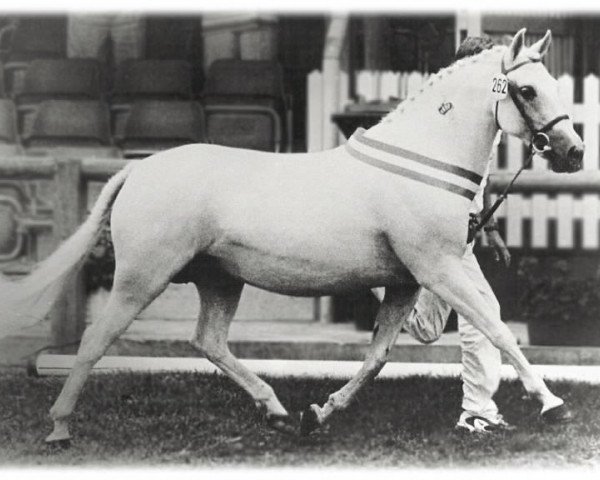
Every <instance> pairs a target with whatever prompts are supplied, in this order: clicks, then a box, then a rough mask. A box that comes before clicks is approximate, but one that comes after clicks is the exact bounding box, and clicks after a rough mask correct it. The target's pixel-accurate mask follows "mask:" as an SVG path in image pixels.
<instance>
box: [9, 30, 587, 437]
mask: <svg viewBox="0 0 600 480" xmlns="http://www.w3.org/2000/svg"><path fill="white" fill-rule="evenodd" d="M524 34H525V31H524V30H522V31H520V32H519V33H517V34H516V35H515V37H514V38H513V41H512V43H511V45H510V46H509V47H508V48H507V47H496V48H493V49H492V50H486V51H484V52H482V53H481V54H478V55H476V56H473V57H469V58H466V59H462V60H459V61H457V62H456V63H455V64H454V65H451V66H450V67H448V68H446V69H444V70H441V71H440V72H439V73H438V74H437V75H435V76H433V77H432V78H431V80H430V81H429V83H428V85H427V86H426V87H424V89H423V90H422V93H421V94H419V95H417V96H415V97H412V98H409V99H408V100H406V101H405V102H403V103H401V104H400V105H399V106H398V107H397V109H396V110H395V111H393V112H392V113H390V114H388V115H387V116H386V117H385V118H384V119H383V120H382V121H381V123H379V124H377V125H375V126H374V127H372V128H370V129H369V130H367V131H365V132H359V134H358V135H355V136H354V137H353V138H352V139H351V140H350V141H349V142H348V144H347V145H346V146H341V147H339V148H335V149H332V150H327V151H323V152H316V153H308V154H272V153H266V152H258V151H250V150H243V151H242V150H236V149H232V148H226V147H220V146H216V145H206V144H195V145H188V146H184V147H179V148H175V149H172V150H167V151H164V152H161V153H158V154H156V155H153V156H152V157H150V158H148V159H146V160H144V162H139V163H135V164H133V163H132V164H130V165H128V166H127V167H125V168H124V169H123V170H121V171H120V172H119V173H117V174H116V175H115V176H114V177H113V178H112V179H111V180H110V181H109V182H108V183H107V185H106V186H105V187H104V189H103V190H102V192H101V194H100V196H99V199H98V201H97V203H96V205H95V206H94V208H93V209H92V212H91V214H90V216H89V217H88V219H87V220H86V221H85V223H84V224H83V225H82V226H81V227H80V229H79V230H78V231H77V232H76V233H75V234H74V235H72V236H71V237H70V238H68V239H67V240H66V241H65V243H64V244H63V245H62V246H61V247H60V248H59V249H58V250H57V251H56V252H55V253H54V254H53V255H51V256H50V257H48V258H47V259H46V260H45V261H44V262H42V263H41V264H40V266H39V267H38V268H37V269H36V270H35V271H34V272H33V273H32V274H31V275H30V276H29V277H25V278H23V279H22V280H19V281H18V282H15V283H11V282H6V281H5V280H4V279H0V281H1V282H2V284H1V285H0V287H1V288H0V312H2V315H3V316H2V317H0V332H2V334H4V333H5V331H6V332H8V331H9V330H10V329H12V328H15V327H23V326H26V325H31V324H33V323H35V322H36V321H39V320H41V319H43V318H44V317H45V316H46V314H47V313H48V310H49V309H50V307H51V306H52V304H53V303H55V302H56V300H57V299H58V298H59V297H60V296H61V294H62V293H63V290H64V288H65V286H66V285H68V284H69V280H70V279H71V278H72V276H73V273H74V272H76V271H78V269H79V267H80V266H81V264H82V262H83V260H84V259H85V257H86V255H87V253H88V252H89V251H90V250H91V248H93V246H94V243H95V240H96V238H97V235H98V233H99V232H100V231H101V229H102V228H103V225H104V222H105V221H106V219H107V217H108V213H109V211H110V210H112V214H111V216H110V222H111V232H112V237H113V243H114V248H115V258H116V269H115V274H114V285H113V289H112V292H111V295H110V298H109V300H108V304H107V307H106V310H105V312H104V316H103V317H102V318H99V319H98V320H97V321H95V322H94V323H93V324H92V325H90V326H89V327H88V329H87V330H86V332H85V333H84V335H83V338H82V341H81V346H80V348H79V352H78V354H77V358H76V360H75V363H74V366H73V369H72V371H71V373H70V375H69V377H68V379H67V381H66V383H65V385H64V387H63V390H62V392H61V394H60V395H59V397H58V399H57V400H56V403H55V404H54V406H53V407H52V409H51V417H52V419H53V420H54V422H55V431H54V432H53V433H52V434H51V435H50V437H49V439H51V440H52V439H61V438H65V437H67V438H68V435H69V433H68V429H66V424H67V421H68V418H69V417H70V415H71V414H72V412H73V409H74V407H75V404H76V401H77V399H78V397H79V394H80V392H81V389H82V388H83V385H84V383H85V380H86V378H87V377H88V375H89V374H90V371H91V369H92V367H93V366H94V364H96V362H97V361H98V360H99V359H100V358H101V357H102V356H103V355H104V353H105V352H106V350H107V348H108V347H109V345H110V344H111V343H112V342H113V341H114V340H115V339H116V338H117V337H118V336H119V335H120V334H121V333H122V332H123V331H125V330H126V329H127V327H128V326H129V325H130V324H131V322H132V321H133V319H134V318H135V316H136V315H137V314H138V313H139V312H140V311H141V310H143V309H144V308H145V307H146V306H147V305H148V304H149V303H150V302H152V300H154V299H155V298H156V297H157V296H158V295H159V294H160V293H161V292H162V291H163V290H164V289H165V288H166V286H167V285H168V284H169V283H170V282H171V281H172V280H173V279H175V278H176V276H177V274H178V273H179V272H181V271H182V270H184V269H185V271H186V276H185V280H186V281H188V282H192V283H194V284H195V285H196V287H197V290H198V293H199V297H200V303H201V309H200V315H199V320H198V327H197V330H196V333H195V334H194V338H193V341H192V343H193V345H194V346H195V347H197V348H198V349H199V352H200V353H202V354H203V355H205V356H206V358H208V359H209V360H210V361H211V362H213V363H214V364H215V365H217V366H218V367H219V368H221V369H222V370H223V371H224V372H225V373H226V374H227V375H229V376H230V377H231V379H232V380H234V381H235V382H236V383H237V384H238V385H239V386H241V387H242V388H243V389H245V390H246V391H247V392H248V393H249V394H250V395H251V396H252V397H253V399H254V401H255V403H256V404H257V405H259V406H260V407H261V408H264V409H265V411H266V414H267V415H270V416H272V418H277V417H285V416H286V415H288V413H287V411H286V409H285V408H284V407H283V406H282V405H281V403H280V402H279V400H278V398H277V396H276V394H275V392H274V391H273V389H272V388H271V387H270V386H269V385H267V384H266V383H265V382H264V381H263V380H262V379H260V378H259V377H258V376H257V375H256V374H255V373H253V372H252V371H251V370H250V369H248V368H247V367H246V366H245V365H244V364H243V363H241V362H240V361H239V360H238V359H237V358H235V357H234V356H233V355H232V354H231V352H230V351H229V349H228V348H227V335H228V329H229V324H230V322H231V320H232V318H233V315H234V313H235V310H236V307H237V304H238V301H239V299H240V295H241V292H242V289H243V287H244V284H245V283H249V284H252V285H255V286H257V287H260V288H263V289H266V290H269V291H273V292H277V293H283V294H288V295H297V296H304V295H307V296H320V295H332V294H338V293H342V292H347V291H351V290H356V289H370V288H374V287H385V297H384V298H383V302H382V304H381V306H380V309H379V312H378V315H377V323H378V325H379V331H378V334H377V335H376V336H375V338H374V339H373V342H372V345H371V346H370V349H369V351H368V354H367V356H366V360H365V362H364V364H363V366H362V367H361V369H360V370H359V371H358V373H356V374H355V375H354V377H353V378H352V379H351V380H350V382H348V383H347V384H346V385H345V386H344V387H342V388H341V389H340V390H339V391H338V392H335V393H333V394H332V395H330V396H329V400H328V402H327V403H326V404H325V405H324V406H323V407H320V408H319V407H316V408H319V410H316V411H317V412H319V417H318V421H319V422H320V423H323V422H325V421H326V419H327V418H328V417H329V415H331V414H333V413H335V412H336V411H337V410H339V409H342V408H345V407H346V406H347V405H349V404H350V403H351V401H352V399H353V398H354V397H355V395H356V393H357V392H358V391H359V390H360V389H361V388H362V387H363V386H364V385H365V384H366V383H368V382H369V381H370V380H371V379H372V378H374V377H375V376H376V375H377V374H378V373H379V371H380V370H381V368H382V367H383V365H384V364H385V362H386V360H387V352H388V350H389V348H390V346H391V345H393V344H394V342H395V339H396V337H397V335H398V333H399V332H400V329H401V327H402V324H403V322H404V320H405V319H406V317H407V316H408V314H409V313H410V311H411V310H412V308H413V305H414V303H415V301H416V299H417V296H418V295H419V289H420V285H423V286H425V287H427V288H428V289H429V290H430V291H431V292H432V293H434V294H435V295H437V296H438V297H440V298H441V299H442V300H444V301H445V302H446V303H447V304H448V305H449V306H451V307H453V308H454V309H455V310H456V311H457V312H458V313H459V314H460V315H461V316H463V317H464V318H465V319H467V320H468V321H469V322H471V323H472V324H473V325H474V326H476V327H477V328H479V329H480V330H481V331H482V332H483V333H484V334H485V335H486V336H487V337H488V338H489V339H490V340H491V342H492V343H493V344H494V345H495V346H496V347H498V348H499V349H501V350H502V351H503V352H504V353H505V355H506V358H507V359H508V361H509V362H510V363H511V364H512V365H513V366H514V368H515V370H516V371H517V372H518V374H519V376H520V377H521V379H522V381H523V384H524V386H525V388H526V390H527V391H528V393H529V394H530V395H531V396H532V397H535V398H537V399H538V400H540V402H541V403H542V406H543V407H542V411H548V410H549V409H550V408H553V407H556V406H557V405H559V404H560V403H562V401H561V400H560V399H559V398H557V397H556V396H555V395H553V394H552V392H551V391H550V390H549V389H548V388H547V386H546V385H545V383H544V381H543V380H542V377H541V376H540V375H539V373H538V372H536V371H535V370H534V369H532V367H531V365H530V364H529V362H528V361H527V359H526V358H525V357H524V355H523V354H522V352H521V351H520V349H519V347H518V345H517V342H516V341H515V339H514V337H513V336H512V334H511V332H510V330H509V329H508V327H507V326H506V325H505V324H503V323H502V322H501V320H500V318H499V313H497V312H496V310H495V309H494V308H492V307H491V306H490V305H488V304H487V303H486V301H485V299H484V298H483V297H482V295H481V294H480V293H479V291H478V290H477V287H476V285H475V284H474V283H473V281H472V280H471V279H470V277H469V276H468V274H467V273H466V272H465V270H464V267H463V266H462V262H461V257H462V256H463V253H464V250H465V240H466V234H465V229H464V227H465V225H466V223H467V219H468V212H469V208H470V205H471V199H472V198H473V196H474V195H475V193H476V191H477V190H478V188H479V187H480V182H481V179H482V176H483V175H484V172H485V170H486V166H487V165H486V159H487V158H489V154H490V151H491V148H492V144H493V140H494V138H495V137H496V134H497V132H498V126H497V124H499V125H500V126H501V127H502V129H503V130H504V131H505V132H506V133H508V134H511V135H514V136H516V137H519V138H521V139H523V140H524V141H526V142H530V141H531V137H532V135H533V134H535V133H536V132H538V131H541V130H545V131H544V132H543V133H545V134H546V135H547V136H548V139H549V146H550V147H551V149H552V150H551V151H547V152H546V151H545V152H544V153H543V155H544V156H545V157H546V158H547V159H548V161H549V162H550V164H551V167H552V168H553V169H554V170H557V171H572V170H574V169H576V168H577V160H578V159H580V157H581V152H582V151H583V144H582V142H581V139H580V138H579V136H577V134H576V133H575V131H574V129H573V124H572V122H571V120H570V119H567V118H560V120H557V119H558V118H559V117H560V116H561V115H563V113H562V112H564V109H563V107H562V105H561V103H560V100H559V98H558V93H557V89H556V85H555V80H554V79H553V78H552V77H550V75H549V74H548V72H547V71H546V69H545V68H544V66H543V64H542V63H541V62H540V61H539V60H540V59H541V58H542V56H543V55H544V54H545V53H546V50H547V49H548V46H549V44H550V33H549V32H548V34H547V35H546V36H545V37H544V38H543V39H542V40H540V41H539V42H537V43H535V44H534V45H532V46H531V47H529V48H527V47H525V46H524ZM502 72H504V75H505V77H506V80H507V82H508V86H509V88H510V90H511V92H512V94H511V95H507V96H506V98H504V99H502V100H499V101H498V100H497V98H496V97H495V96H494V95H493V92H492V91H491V90H492V89H493V88H494V85H493V82H492V79H493V78H498V77H497V76H498V74H500V73H502ZM495 88H496V89H497V88H498V87H497V85H496V87H495ZM502 88H503V87H502ZM496 93H498V92H496ZM447 103H451V104H452V105H453V108H452V109H450V110H447V109H446V108H444V111H445V114H440V112H439V111H438V108H439V106H440V105H442V104H447ZM494 106H495V107H494ZM67 173H68V172H67ZM158 180H160V181H158ZM192 260H194V265H193V268H187V269H186V266H188V265H189V263H190V261H192ZM206 265H211V268H205V266H206ZM305 421H306V422H308V417H307V420H305Z"/></svg>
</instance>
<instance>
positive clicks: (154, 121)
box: [119, 100, 205, 158]
mask: <svg viewBox="0 0 600 480" xmlns="http://www.w3.org/2000/svg"><path fill="white" fill-rule="evenodd" d="M204 141H205V128H204V113H203V111H202V107H201V105H200V104H199V103H197V102H194V101H182V100H170V101H169V100H140V101H137V102H135V103H134V104H133V106H132V108H131V113H130V115H129V117H128V119H127V124H126V125H125V132H124V136H123V138H122V139H121V140H120V141H119V144H120V146H121V148H122V150H123V154H124V156H125V158H142V157H146V156H148V155H151V154H153V153H156V152H158V151H160V150H166V149H168V148H172V147H176V146H179V145H184V144H187V143H199V142H204Z"/></svg>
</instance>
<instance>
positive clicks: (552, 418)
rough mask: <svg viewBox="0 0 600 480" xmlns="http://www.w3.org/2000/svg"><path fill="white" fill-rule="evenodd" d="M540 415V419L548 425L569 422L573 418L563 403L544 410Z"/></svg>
mask: <svg viewBox="0 0 600 480" xmlns="http://www.w3.org/2000/svg"><path fill="white" fill-rule="evenodd" d="M541 415H542V420H543V421H544V422H546V423H548V424H550V425H555V424H557V423H569V422H570V421H572V420H573V418H574V415H573V412H571V410H569V409H568V408H567V406H566V405H565V404H564V403H563V404H562V405H559V406H557V407H554V408H551V409H550V410H546V411H545V412H543V413H542V414H541Z"/></svg>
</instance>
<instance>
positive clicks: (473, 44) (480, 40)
mask: <svg viewBox="0 0 600 480" xmlns="http://www.w3.org/2000/svg"><path fill="white" fill-rule="evenodd" d="M493 46H494V41H493V40H492V39H491V38H490V37H489V36H488V35H482V36H481V37H467V38H465V39H464V40H463V42H462V43H461V44H460V46H459V47H458V50H457V51H456V54H455V55H454V60H460V59H461V58H465V57H470V56H472V55H477V54H478V53H481V52H483V51H484V50H489V49H490V48H492V47H493Z"/></svg>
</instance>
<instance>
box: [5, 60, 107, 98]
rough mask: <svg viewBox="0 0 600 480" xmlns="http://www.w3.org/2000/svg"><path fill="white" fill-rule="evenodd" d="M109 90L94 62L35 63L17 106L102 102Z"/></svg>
mask: <svg viewBox="0 0 600 480" xmlns="http://www.w3.org/2000/svg"><path fill="white" fill-rule="evenodd" d="M105 90H106V86H105V81H104V75H103V70H102V67H101V65H100V63H99V62H98V61H97V60H95V59H91V58H69V59H50V60H34V61H32V62H31V63H30V64H29V66H28V67H27V70H26V72H25V83H24V85H23V90H22V91H21V92H19V93H18V94H16V95H15V100H16V102H17V104H19V105H21V104H29V103H38V102H41V101H43V100H60V99H74V100H75V99H89V100H94V99H99V98H101V97H102V94H103V92H104V91H105Z"/></svg>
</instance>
